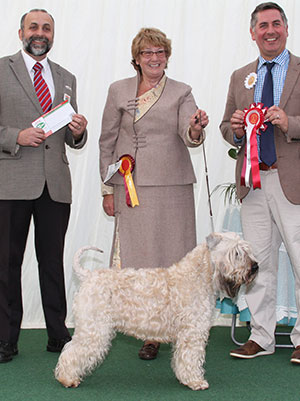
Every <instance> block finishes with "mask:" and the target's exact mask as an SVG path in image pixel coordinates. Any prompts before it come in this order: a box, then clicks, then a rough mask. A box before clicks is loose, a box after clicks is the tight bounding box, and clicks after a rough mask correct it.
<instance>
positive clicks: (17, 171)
mask: <svg viewBox="0 0 300 401" xmlns="http://www.w3.org/2000/svg"><path fill="white" fill-rule="evenodd" d="M49 64H50V68H51V72H52V76H53V81H54V86H55V99H54V100H53V107H55V106H56V105H58V104H59V103H61V102H62V101H63V100H64V94H67V95H69V96H70V98H71V104H72V106H73V107H74V109H75V110H76V111H77V104H76V79H75V77H74V75H72V74H71V73H70V72H68V71H66V70H65V69H64V68H62V67H60V66H59V65H58V64H55V63H53V62H51V61H50V60H49ZM0 77H1V79H0V199H23V200H26V199H36V198H38V197H39V196H40V195H41V193H42V191H43V188H44V186H45V182H47V185H48V190H49V193H50V196H51V198H52V199H53V200H55V201H57V202H63V203H71V176H70V170H69V163H68V159H67V156H66V149H65V143H67V144H68V145H69V146H70V147H72V148H75V149H79V148H82V147H83V145H84V144H85V142H86V140H87V133H86V132H85V133H84V135H83V138H82V139H81V141H79V143H75V141H74V139H73V136H72V133H71V131H70V130H69V129H68V127H64V128H62V129H60V130H59V131H58V132H56V133H54V134H52V135H51V136H49V137H48V138H47V139H46V140H45V142H44V143H43V144H41V145H40V146H39V147H37V148H33V147H29V146H28V147H27V146H26V147H25V146H17V137H18V134H19V132H20V130H22V129H25V128H29V127H31V123H32V121H34V120H35V119H37V118H38V117H39V116H41V115H42V114H43V110H42V108H41V106H40V104H39V101H38V98H37V96H36V94H35V90H34V87H33V84H32V81H31V78H30V76H29V74H28V71H27V69H26V66H25V63H24V59H23V57H22V54H21V52H18V53H17V54H15V55H13V56H8V57H4V58H2V59H0Z"/></svg>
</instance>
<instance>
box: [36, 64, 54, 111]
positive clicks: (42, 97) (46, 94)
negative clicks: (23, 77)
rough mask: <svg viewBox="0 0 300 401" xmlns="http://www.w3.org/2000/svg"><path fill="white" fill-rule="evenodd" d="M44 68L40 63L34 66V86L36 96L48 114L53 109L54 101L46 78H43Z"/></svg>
mask: <svg viewBox="0 0 300 401" xmlns="http://www.w3.org/2000/svg"><path fill="white" fill-rule="evenodd" d="M42 68H43V66H42V64H40V63H36V64H35V65H34V66H33V70H34V77H33V85H34V89H35V91H36V95H37V97H38V99H39V102H40V105H41V107H42V109H43V112H44V113H46V112H47V111H49V110H50V109H51V106H52V100H51V95H50V91H49V88H48V86H47V84H46V82H45V80H44V78H43V77H42Z"/></svg>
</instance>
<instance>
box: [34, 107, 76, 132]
mask: <svg viewBox="0 0 300 401" xmlns="http://www.w3.org/2000/svg"><path fill="white" fill-rule="evenodd" d="M74 114H76V112H75V110H74V109H73V107H72V106H71V104H70V102H69V100H68V99H67V100H65V101H64V102H62V103H60V104H59V105H58V106H56V107H55V108H54V109H52V110H50V111H48V113H46V114H43V115H42V116H41V117H39V118H37V119H36V120H35V121H33V122H32V126H33V127H34V128H42V129H43V130H44V131H45V134H46V136H47V137H48V136H49V135H51V134H53V133H54V132H56V131H58V130H59V129H61V128H62V127H64V126H65V125H67V124H69V123H70V122H71V121H72V116H73V115H74Z"/></svg>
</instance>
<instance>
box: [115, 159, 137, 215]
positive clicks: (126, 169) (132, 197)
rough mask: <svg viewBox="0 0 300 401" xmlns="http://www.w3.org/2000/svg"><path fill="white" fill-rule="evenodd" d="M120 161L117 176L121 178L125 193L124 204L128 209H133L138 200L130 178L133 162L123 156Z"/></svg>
mask: <svg viewBox="0 0 300 401" xmlns="http://www.w3.org/2000/svg"><path fill="white" fill-rule="evenodd" d="M119 160H121V161H122V163H121V166H120V167H119V170H118V171H119V174H121V175H122V176H123V180H124V186H125V192H126V204H127V206H129V207H134V206H138V205H139V200H138V197H137V194H136V190H135V186H134V183H133V178H132V174H131V173H132V171H133V169H134V165H135V160H134V158H133V157H132V156H130V155H127V154H126V155H123V156H121V157H120V159H119Z"/></svg>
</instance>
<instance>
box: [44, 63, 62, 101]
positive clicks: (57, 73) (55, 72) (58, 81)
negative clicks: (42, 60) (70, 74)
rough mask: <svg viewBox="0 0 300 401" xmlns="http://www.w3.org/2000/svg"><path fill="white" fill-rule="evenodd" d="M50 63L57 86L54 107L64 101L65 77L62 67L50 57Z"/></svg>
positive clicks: (55, 85)
mask: <svg viewBox="0 0 300 401" xmlns="http://www.w3.org/2000/svg"><path fill="white" fill-rule="evenodd" d="M48 63H49V65H50V69H51V73H52V78H53V82H54V88H55V96H54V99H53V102H52V108H54V107H55V106H57V105H58V104H59V103H61V102H62V101H63V95H64V94H63V89H64V83H63V77H62V74H61V68H60V66H59V65H58V64H56V63H53V62H52V61H51V60H49V59H48Z"/></svg>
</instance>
